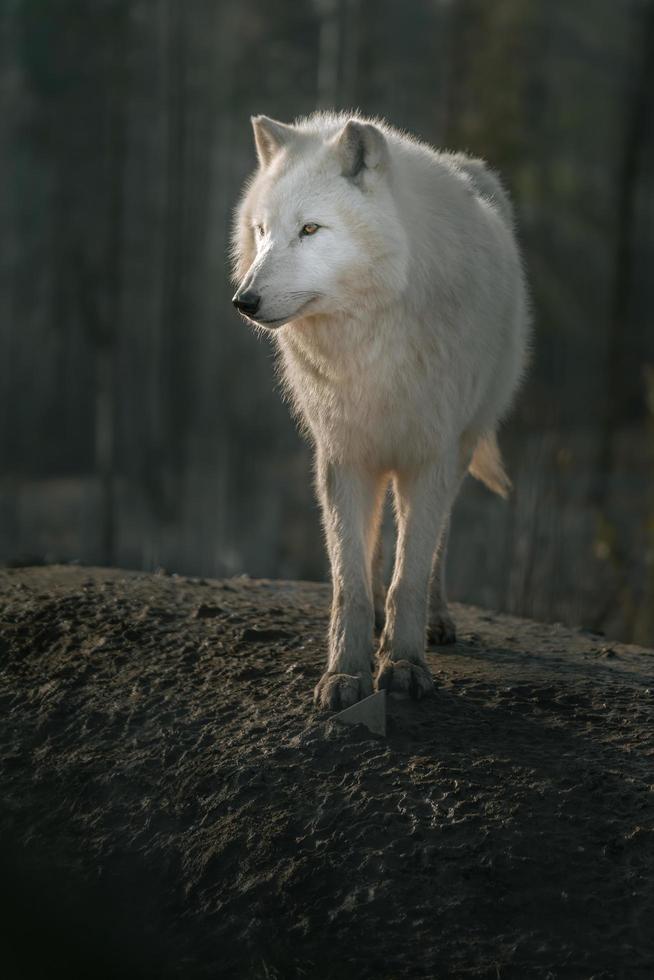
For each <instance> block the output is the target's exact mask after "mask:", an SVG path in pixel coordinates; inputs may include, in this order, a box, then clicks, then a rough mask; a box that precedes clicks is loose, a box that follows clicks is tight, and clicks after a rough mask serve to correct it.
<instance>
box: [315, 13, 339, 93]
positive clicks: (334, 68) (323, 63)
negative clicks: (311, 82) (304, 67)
mask: <svg viewBox="0 0 654 980" xmlns="http://www.w3.org/2000/svg"><path fill="white" fill-rule="evenodd" d="M315 3H316V7H317V10H318V15H319V17H320V36H319V42H318V80H317V96H316V103H317V106H318V108H319V109H332V108H334V106H335V105H336V102H337V97H338V76H339V59H340V48H341V28H340V12H341V11H340V6H341V4H340V0H315Z"/></svg>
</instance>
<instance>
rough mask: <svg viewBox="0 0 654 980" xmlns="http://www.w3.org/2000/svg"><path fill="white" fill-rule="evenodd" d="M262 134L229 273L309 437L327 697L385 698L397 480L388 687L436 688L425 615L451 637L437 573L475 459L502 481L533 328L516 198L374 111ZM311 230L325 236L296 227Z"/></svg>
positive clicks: (268, 123)
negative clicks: (250, 307) (267, 340)
mask: <svg viewBox="0 0 654 980" xmlns="http://www.w3.org/2000/svg"><path fill="white" fill-rule="evenodd" d="M253 126H254V132H255V141H256V146H257V152H258V156H259V167H258V170H257V172H256V173H255V175H254V177H253V178H252V179H251V180H250V181H249V182H248V184H247V186H246V188H245V192H244V195H243V198H242V200H241V202H240V205H239V207H238V210H237V215H236V221H235V228H234V238H233V258H234V280H235V283H236V284H237V287H238V288H237V293H238V292H242V291H244V290H245V289H249V290H252V291H254V292H255V293H256V294H257V295H259V296H260V298H261V299H260V306H259V309H258V310H257V312H256V321H254V322H255V325H257V326H258V327H261V328H263V329H267V328H271V329H270V330H269V332H270V336H271V337H272V338H273V341H274V342H275V344H276V345H277V346H278V349H279V354H280V364H281V373H282V376H283V379H284V385H285V387H286V391H287V392H288V395H289V397H290V399H291V401H292V404H293V407H294V410H295V412H296V414H297V415H298V417H299V418H300V419H301V421H302V424H303V426H304V427H305V429H306V430H307V432H308V433H309V434H310V436H311V437H312V439H313V442H314V444H315V450H316V476H317V486H318V493H319V497H320V500H321V504H322V508H323V518H324V525H325V532H326V540H327V547H328V551H329V557H330V561H331V567H332V580H333V607H332V618H331V625H330V633H329V655H328V664H327V672H326V673H325V675H324V676H323V678H322V679H321V681H320V683H319V684H318V686H317V688H316V692H315V698H316V702H317V703H318V704H319V705H320V706H322V707H331V708H336V707H342V706H346V705H348V704H350V703H353V702H354V701H356V700H358V699H359V698H361V697H364V696H365V695H367V694H369V693H371V692H372V690H373V686H372V676H371V661H370V657H371V652H372V644H373V593H374V595H375V596H376V602H377V605H379V604H380V602H381V601H383V600H382V599H380V598H379V596H380V595H382V592H381V589H380V588H379V584H378V583H376V582H374V581H373V578H374V576H373V571H372V567H373V565H375V566H376V565H378V564H379V563H378V562H373V554H374V552H375V541H376V537H377V534H378V528H379V519H380V512H381V504H382V500H383V496H384V493H385V490H386V488H387V486H388V483H389V482H391V481H392V483H393V489H394V494H395V511H396V517H397V524H398V547H397V555H396V562H395V570H394V574H393V578H392V582H391V585H390V587H389V590H388V594H387V596H386V604H385V626H384V631H383V633H382V636H381V640H380V643H379V669H378V673H377V683H378V685H379V686H380V687H384V688H386V689H388V690H391V691H395V692H396V693H400V694H407V693H408V694H412V695H413V696H415V697H420V696H422V695H423V694H426V693H428V692H429V691H430V690H431V687H432V680H431V675H430V673H429V670H428V668H427V666H426V662H425V658H424V639H425V626H426V625H429V628H430V630H431V632H432V634H433V635H434V636H435V637H436V638H437V639H441V640H444V641H446V640H450V639H452V638H453V635H454V627H453V624H452V622H451V619H450V618H449V615H448V612H447V605H446V599H445V593H444V575H443V569H442V567H441V566H442V563H443V561H444V552H445V541H444V538H445V536H446V529H447V523H448V517H449V513H450V510H451V507H452V504H453V502H454V499H455V497H456V494H457V492H458V489H459V486H460V483H461V480H462V478H463V476H464V475H465V473H466V471H467V470H468V468H470V472H472V473H473V475H475V476H476V477H478V478H479V479H481V480H483V481H484V482H485V483H486V484H488V485H489V486H490V487H491V488H492V489H493V490H495V491H496V492H498V493H501V494H506V493H507V491H508V489H509V486H510V484H509V481H508V478H507V476H506V474H505V472H504V468H503V465H502V461H501V457H500V454H499V450H498V447H497V441H496V436H495V433H496V429H497V426H498V423H499V421H500V420H501V418H502V417H503V416H504V415H505V414H506V412H507V410H508V409H509V407H510V404H511V401H512V398H513V396H514V393H515V390H516V388H517V386H518V384H519V381H520V379H521V376H522V374H523V371H524V367H525V363H526V356H527V348H528V335H529V317H528V310H527V293H526V286H525V279H524V275H523V270H522V265H521V260H520V254H519V249H518V246H517V243H516V238H515V234H514V229H513V215H512V209H511V205H510V202H509V200H508V197H507V195H506V193H505V192H504V190H503V189H502V187H501V185H500V183H499V180H498V179H497V177H496V175H495V174H493V172H492V171H490V170H489V169H488V168H487V167H486V166H485V164H484V163H483V162H482V161H480V160H475V159H471V158H468V157H466V156H464V155H462V154H449V153H439V152H437V151H435V150H433V149H432V148H431V147H429V146H426V145H425V144H423V143H420V142H418V141H417V140H415V139H413V138H411V137H409V136H407V135H405V134H402V133H400V132H398V131H397V130H394V129H392V128H391V127H390V126H388V125H387V124H385V123H384V122H382V121H380V120H369V119H363V118H361V117H359V116H356V115H335V114H330V113H326V114H317V115H314V116H311V117H309V118H308V119H303V120H300V121H298V122H297V123H296V124H294V125H292V126H287V125H284V124H282V123H277V122H274V121H273V120H269V119H267V118H265V117H256V118H254V119H253ZM310 222H315V223H316V224H318V225H319V226H320V228H319V229H318V231H317V232H315V234H312V235H310V236H302V235H301V234H300V232H301V229H302V226H303V225H305V224H307V223H310ZM256 225H262V226H263V234H259V233H258V232H257V231H256V230H255V226H256ZM439 543H440V547H439ZM434 556H436V558H435V560H434ZM432 563H434V574H433V575H431V573H432ZM430 577H431V582H432V588H431V612H430V614H429V619H428V596H429V583H430ZM377 612H378V614H381V612H382V610H380V609H377Z"/></svg>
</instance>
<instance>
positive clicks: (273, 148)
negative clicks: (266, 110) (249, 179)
mask: <svg viewBox="0 0 654 980" xmlns="http://www.w3.org/2000/svg"><path fill="white" fill-rule="evenodd" d="M250 121H251V123H252V129H253V130H254V142H255V144H256V147H257V156H258V157H259V163H260V164H261V166H262V167H267V166H268V164H269V163H270V161H271V160H272V158H273V157H274V156H275V154H276V153H277V152H278V151H279V150H281V149H282V147H284V146H286V145H287V144H288V143H290V142H291V140H293V139H294V137H295V135H296V133H297V130H296V129H294V128H293V127H292V126H287V125H286V124H285V123H280V122H277V120H276V119H269V118H268V116H251V117H250Z"/></svg>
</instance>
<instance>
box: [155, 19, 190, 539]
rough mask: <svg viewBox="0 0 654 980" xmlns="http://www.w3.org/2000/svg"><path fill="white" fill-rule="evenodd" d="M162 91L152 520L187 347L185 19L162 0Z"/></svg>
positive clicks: (165, 494)
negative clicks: (163, 104)
mask: <svg viewBox="0 0 654 980" xmlns="http://www.w3.org/2000/svg"><path fill="white" fill-rule="evenodd" d="M159 9H160V17H161V18H162V21H163V23H162V29H161V35H160V36H161V42H162V44H163V46H164V47H163V51H162V61H163V65H162V68H163V97H164V100H165V109H164V118H165V134H164V145H163V153H164V159H163V160H162V161H161V166H162V168H163V171H164V200H163V221H162V225H163V227H162V236H163V253H162V258H161V263H162V265H161V274H160V280H159V282H160V289H161V319H160V322H159V324H157V325H156V329H155V332H154V337H153V341H154V344H153V351H152V353H153V365H152V370H153V378H152V381H153V384H154V387H155V392H156V394H155V397H154V399H153V403H152V404H151V419H150V432H151V446H150V465H149V466H148V467H147V471H146V480H147V483H148V487H149V496H150V500H151V503H152V507H153V510H154V513H155V518H156V520H157V523H158V522H160V521H162V522H166V521H170V520H171V519H172V517H173V515H174V514H175V512H176V510H177V504H178V498H179V494H178V490H179V484H180V480H181V475H182V471H183V468H184V434H185V432H186V419H187V414H188V403H187V402H188V390H187V384H186V380H187V379H186V375H187V363H188V358H187V353H186V351H185V349H184V345H183V343H182V337H183V329H182V325H183V324H182V321H183V316H184V281H183V280H184V266H185V262H184V259H185V256H184V238H185V227H184V226H185V222H184V211H185V166H184V164H185V143H186V106H185V77H186V40H187V39H186V24H185V13H184V6H183V4H180V3H177V2H176V0H162V3H161V4H160V8H159Z"/></svg>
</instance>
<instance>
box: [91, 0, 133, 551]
mask: <svg viewBox="0 0 654 980" xmlns="http://www.w3.org/2000/svg"><path fill="white" fill-rule="evenodd" d="M114 18H115V22H114V25H113V27H114V30H113V31H112V38H113V45H112V49H111V59H112V61H111V68H110V76H109V85H110V92H109V103H108V119H107V131H108V132H107V146H108V154H107V155H108V164H107V166H108V175H109V196H108V225H107V228H108V241H107V253H106V263H107V264H106V272H105V275H106V283H107V286H106V290H107V300H108V301H107V302H106V303H105V304H104V309H103V310H102V311H101V312H100V314H99V318H100V320H101V321H102V320H104V322H99V323H98V324H97V329H96V331H95V339H96V346H95V350H96V368H97V369H96V398H95V461H96V469H97V473H98V477H99V480H100V488H101V494H102V504H101V549H102V560H103V561H104V563H105V564H106V565H113V564H114V563H115V561H116V525H115V520H116V501H115V480H116V386H117V377H116V346H117V343H116V341H117V333H118V331H119V329H120V324H121V320H122V278H123V277H122V248H123V217H124V206H123V192H124V172H125V125H126V102H127V93H128V80H127V71H126V50H127V41H128V38H127V12H126V10H125V9H124V8H122V7H121V6H117V7H116V9H115V12H114ZM93 293H94V294H95V291H93ZM97 302H98V301H97V299H96V307H97Z"/></svg>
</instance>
